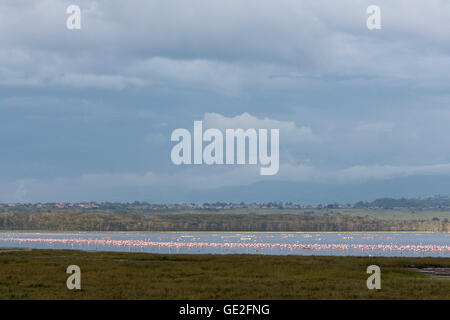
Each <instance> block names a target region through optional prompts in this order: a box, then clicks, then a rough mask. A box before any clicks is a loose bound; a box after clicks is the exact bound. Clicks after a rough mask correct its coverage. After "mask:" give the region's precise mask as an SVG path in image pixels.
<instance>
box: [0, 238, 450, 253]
mask: <svg viewBox="0 0 450 320" xmlns="http://www.w3.org/2000/svg"><path fill="white" fill-rule="evenodd" d="M0 241H1V242H4V243H9V244H18V245H22V246H25V247H27V246H33V244H46V245H48V246H49V247H52V246H54V245H55V244H58V245H65V246H69V247H72V248H74V247H79V248H81V247H83V246H87V248H92V247H95V249H97V248H98V247H103V248H105V247H114V248H118V247H122V248H126V247H128V249H129V250H131V248H134V249H136V250H139V249H140V250H142V251H143V250H144V249H147V248H160V249H163V248H166V249H174V250H179V249H188V250H189V249H194V250H195V249H205V248H211V249H225V250H226V249H247V250H251V251H264V250H270V249H275V250H288V251H295V250H341V251H346V250H360V251H375V252H382V251H396V252H405V251H406V252H414V253H419V254H420V253H427V252H428V253H430V252H432V253H438V254H439V255H444V256H446V255H448V254H450V246H449V245H434V244H433V245H400V244H373V245H371V244H327V243H320V244H319V243H312V244H302V243H257V242H253V243H252V242H195V241H182V242H177V241H149V240H112V239H76V238H64V239H58V238H18V237H7V238H0Z"/></svg>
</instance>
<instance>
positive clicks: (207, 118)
mask: <svg viewBox="0 0 450 320" xmlns="http://www.w3.org/2000/svg"><path fill="white" fill-rule="evenodd" d="M203 122H204V125H205V127H207V128H217V129H221V130H225V129H233V128H241V129H245V130H246V129H249V128H253V129H280V140H281V141H282V142H285V141H287V142H292V141H318V140H319V137H317V136H316V135H315V134H313V132H312V129H311V128H310V127H309V126H302V127H297V126H296V124H295V122H293V121H279V120H274V119H270V118H268V117H265V118H263V119H259V118H257V117H255V116H252V115H251V114H249V113H247V112H244V113H242V114H240V115H237V116H235V117H226V116H223V115H221V114H218V113H206V114H205V115H204V116H203Z"/></svg>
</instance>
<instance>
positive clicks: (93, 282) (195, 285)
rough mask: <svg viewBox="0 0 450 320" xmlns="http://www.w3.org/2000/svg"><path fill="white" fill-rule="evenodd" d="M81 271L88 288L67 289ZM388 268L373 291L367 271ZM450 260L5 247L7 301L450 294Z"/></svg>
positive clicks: (2, 280) (0, 264)
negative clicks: (71, 271)
mask: <svg viewBox="0 0 450 320" xmlns="http://www.w3.org/2000/svg"><path fill="white" fill-rule="evenodd" d="M73 264H75V265H78V266H80V268H81V286H82V290H79V291H70V290H68V289H67V287H66V279H67V277H68V276H69V275H68V274H66V268H67V267H68V266H69V265H73ZM373 264H375V265H378V266H380V268H381V279H382V280H381V286H382V289H381V290H368V289H367V287H366V279H367V277H368V276H369V275H368V274H366V268H367V267H368V266H369V265H373ZM423 267H440V268H449V267H450V259H449V258H365V257H364V258H363V257H311V256H262V255H158V254H148V253H115V252H83V251H72V250H30V251H0V298H1V299H450V277H437V276H430V275H425V274H422V273H419V272H415V271H412V270H410V268H423Z"/></svg>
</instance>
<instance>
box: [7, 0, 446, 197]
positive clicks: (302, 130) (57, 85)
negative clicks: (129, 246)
mask: <svg viewBox="0 0 450 320" xmlns="http://www.w3.org/2000/svg"><path fill="white" fill-rule="evenodd" d="M71 4H75V5H78V6H79V7H80V8H81V29H79V30H69V29H67V27H66V20H67V18H68V17H69V14H67V13H66V9H67V7H68V6H69V5H71ZM372 4H376V5H378V6H379V7H380V9H381V29H379V30H369V29H368V28H367V26H366V20H367V18H368V17H369V15H368V14H367V13H366V9H367V7H368V6H369V5H372ZM449 15H450V2H448V1H446V0H429V1H420V0H397V1H388V0H379V1H376V3H375V2H373V1H372V0H371V1H365V0H340V1H332V0H327V1H323V0H315V1H304V0H303V1H300V0H278V1H267V0H246V1H236V0H228V1H207V0H190V1H184V0H174V1H154V0H148V1H147V0H145V1H144V0H142V1H140V0H129V1H126V2H124V1H111V0H104V1H103V0H100V1H87V0H70V1H65V0H35V1H26V0H2V1H1V2H0V30H1V32H0V150H1V154H0V202H49V201H65V202H68V201H135V200H138V201H149V202H152V203H163V202H197V203H201V202H214V201H233V202H240V201H244V202H253V201H256V202H268V201H291V202H296V203H331V202H339V203H347V202H356V201H358V200H367V201H368V200H373V199H375V198H379V197H414V196H431V195H435V194H441V195H450V192H449V190H450V139H448V137H449V134H450V126H449V123H450V104H449V103H450V88H449V83H450V81H449V80H450V72H449V70H450V19H449ZM196 120H202V121H203V124H204V126H205V127H208V128H219V129H225V128H244V129H247V128H279V129H280V160H279V161H280V169H279V172H278V174H276V175H274V176H261V175H260V174H259V168H258V167H257V166H254V165H227V166H224V165H222V166H221V165H213V166H208V165H195V166H193V165H191V166H189V165H180V166H176V165H174V164H173V163H172V161H171V159H170V153H171V149H172V148H173V146H174V143H173V142H171V141H170V137H171V133H172V131H173V130H175V129H177V128H186V129H188V130H190V131H192V127H193V122H194V121H196Z"/></svg>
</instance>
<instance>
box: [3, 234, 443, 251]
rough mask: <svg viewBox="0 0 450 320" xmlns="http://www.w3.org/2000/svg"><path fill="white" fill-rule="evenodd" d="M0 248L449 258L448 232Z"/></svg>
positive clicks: (110, 237)
mask: <svg viewBox="0 0 450 320" xmlns="http://www.w3.org/2000/svg"><path fill="white" fill-rule="evenodd" d="M0 247H16V248H36V249H77V250H89V251H96V250H97V251H123V252H152V253H171V254H175V253H192V254H194V253H209V254H235V253H236V254H247V253H248V254H275V255H332V256H350V255H351V256H397V257H450V233H384V232H376V233H342V232H341V233H318V232H311V233H290V232H287V233H221V232H215V233H199V232H182V233H170V232H167V233H165V232H151V233H145V232H110V233H108V232H63V233H56V232H55V233H53V232H50V233H25V232H0Z"/></svg>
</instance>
